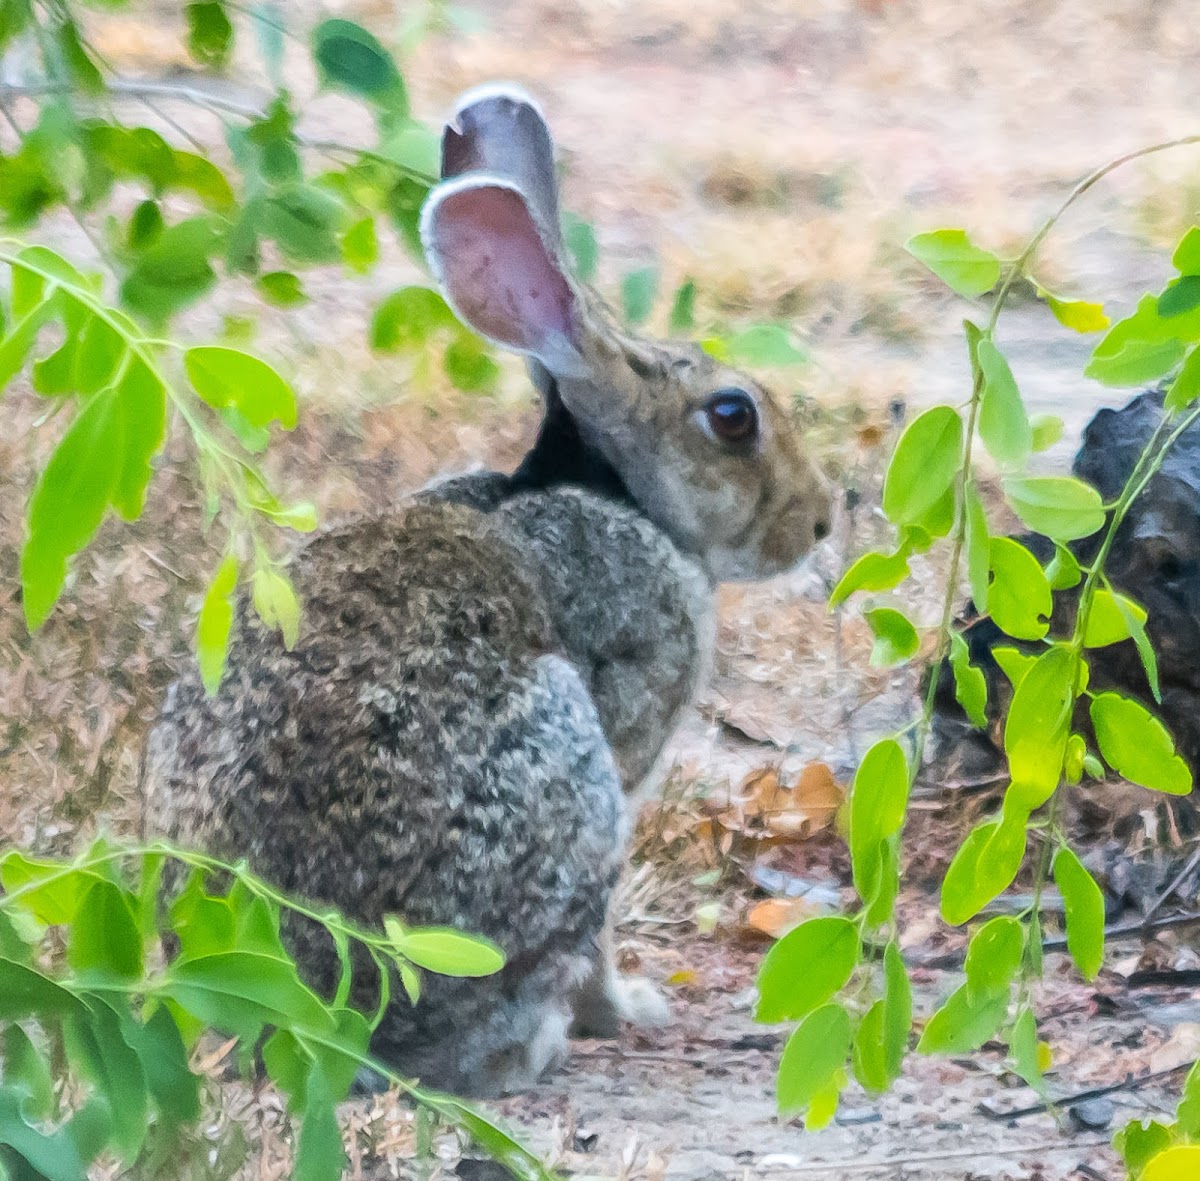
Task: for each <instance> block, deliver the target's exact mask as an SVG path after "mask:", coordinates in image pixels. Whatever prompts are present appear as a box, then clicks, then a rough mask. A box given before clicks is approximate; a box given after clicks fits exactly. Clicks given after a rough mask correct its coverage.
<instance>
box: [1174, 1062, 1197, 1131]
mask: <svg viewBox="0 0 1200 1181" xmlns="http://www.w3.org/2000/svg"><path fill="white" fill-rule="evenodd" d="M1176 1119H1177V1121H1178V1123H1177V1125H1176V1126H1177V1127H1178V1128H1179V1130H1180V1131H1181V1132H1182V1133H1183V1134H1184V1136H1186V1137H1187V1138H1188V1140H1192V1141H1195V1140H1200V1062H1195V1063H1193V1064H1192V1069H1191V1070H1189V1071H1188V1075H1187V1078H1185V1079H1184V1080H1183V1093H1182V1095H1181V1096H1180V1098H1179V1108H1178V1110H1177V1111H1176Z"/></svg>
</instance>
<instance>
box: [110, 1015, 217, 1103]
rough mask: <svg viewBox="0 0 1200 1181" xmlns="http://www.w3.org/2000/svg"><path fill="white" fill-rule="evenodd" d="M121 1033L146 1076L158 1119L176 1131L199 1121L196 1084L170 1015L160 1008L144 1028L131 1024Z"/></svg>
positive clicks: (180, 1038) (196, 1079) (178, 1033)
mask: <svg viewBox="0 0 1200 1181" xmlns="http://www.w3.org/2000/svg"><path fill="white" fill-rule="evenodd" d="M122 1032H123V1034H124V1037H125V1040H126V1041H127V1042H128V1043H129V1045H130V1047H131V1048H132V1049H133V1051H134V1052H135V1053H136V1054H137V1056H138V1060H139V1061H140V1062H141V1064H142V1069H143V1070H144V1071H145V1073H146V1086H147V1088H148V1089H149V1091H150V1097H151V1098H152V1099H153V1100H154V1106H155V1107H156V1108H157V1109H158V1114H159V1119H160V1120H161V1121H163V1122H165V1123H166V1124H167V1125H168V1126H169V1127H177V1126H179V1125H180V1124H187V1123H191V1122H192V1121H193V1120H195V1119H197V1118H199V1115H200V1080H199V1078H197V1077H196V1075H194V1074H192V1072H191V1070H190V1069H189V1067H188V1056H187V1050H186V1049H185V1048H184V1044H183V1038H182V1036H181V1035H180V1032H179V1026H177V1025H176V1024H175V1019H174V1017H172V1016H171V1014H170V1012H169V1011H168V1010H167V1009H166V1008H165V1007H164V1006H162V1005H160V1006H159V1007H158V1008H156V1009H155V1010H154V1012H153V1013H152V1014H151V1015H150V1018H149V1020H147V1021H146V1022H145V1024H141V1023H139V1022H137V1021H132V1020H131V1021H129V1022H128V1023H127V1024H125V1025H124V1026H123V1029H122Z"/></svg>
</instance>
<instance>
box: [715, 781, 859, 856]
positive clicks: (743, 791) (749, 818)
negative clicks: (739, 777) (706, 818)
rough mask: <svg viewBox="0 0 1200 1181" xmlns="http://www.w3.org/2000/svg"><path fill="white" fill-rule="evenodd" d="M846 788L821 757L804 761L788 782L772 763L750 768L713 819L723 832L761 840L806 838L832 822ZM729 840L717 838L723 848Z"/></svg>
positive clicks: (770, 841) (782, 841) (783, 840)
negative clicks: (781, 776)
mask: <svg viewBox="0 0 1200 1181" xmlns="http://www.w3.org/2000/svg"><path fill="white" fill-rule="evenodd" d="M845 797H846V793H845V789H844V788H843V787H842V786H841V785H840V784H839V783H838V782H837V780H836V779H835V778H834V776H833V772H832V770H830V768H829V767H828V766H827V765H826V764H825V763H817V762H814V763H809V764H808V765H807V766H805V768H804V769H803V770H802V771H801V772H800V776H799V778H798V779H797V781H796V782H795V784H792V785H790V786H789V785H785V784H784V783H783V782H782V781H781V780H780V778H779V771H778V769H777V768H775V767H763V768H760V769H759V770H757V771H753V772H751V773H750V774H749V775H747V776H746V778H745V779H744V780H743V781H742V783H741V786H740V787H739V789H738V792H737V794H736V795H734V796H733V797H732V798H731V799H730V800H729V802H728V805H727V806H726V807H724V808H723V809H722V810H721V811H719V812H718V813H717V814H716V815H715V816H714V817H713V819H714V820H715V822H716V823H717V824H718V825H720V827H721V828H723V829H724V830H725V832H726V835H727V836H728V834H737V835H738V836H742V837H745V838H748V839H750V840H753V841H755V842H758V843H761V844H767V845H770V844H779V843H785V842H791V841H798V840H805V839H807V838H808V837H810V836H812V835H813V834H814V833H817V832H820V831H821V830H822V829H824V828H826V827H828V826H829V824H831V823H832V821H833V819H834V817H835V816H836V815H837V813H838V809H839V808H841V806H842V804H843V802H844V801H845ZM728 843H729V842H727V841H726V840H724V839H723V840H722V842H721V845H722V847H723V848H724V847H725V846H726V845H727V844H728Z"/></svg>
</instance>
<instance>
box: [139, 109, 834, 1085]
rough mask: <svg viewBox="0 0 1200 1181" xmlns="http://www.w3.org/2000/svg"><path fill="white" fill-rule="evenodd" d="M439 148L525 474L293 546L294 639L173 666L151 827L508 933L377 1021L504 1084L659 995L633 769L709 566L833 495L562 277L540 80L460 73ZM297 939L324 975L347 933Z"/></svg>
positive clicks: (708, 388)
mask: <svg viewBox="0 0 1200 1181" xmlns="http://www.w3.org/2000/svg"><path fill="white" fill-rule="evenodd" d="M442 173H443V178H444V179H443V181H442V183H441V184H440V185H439V186H438V187H437V188H436V189H435V190H434V192H433V193H432V194H431V196H430V199H429V202H428V204H427V206H426V209H425V213H424V217H423V219H422V236H423V240H424V242H425V248H426V252H427V254H428V257H429V261H430V264H431V266H432V268H433V270H434V273H435V274H436V275H437V276H438V279H439V282H440V283H441V285H442V288H443V291H444V292H445V295H446V298H447V299H448V301H449V302H450V304H451V305H452V306H453V307H454V309H455V310H456V311H457V313H458V314H459V315H460V316H461V317H462V319H463V320H464V321H465V322H466V323H467V324H469V325H470V326H471V327H472V328H474V329H475V330H476V331H478V332H480V333H481V334H483V335H485V336H488V337H489V338H491V339H492V340H494V341H496V342H497V343H499V344H501V345H503V346H505V347H506V348H510V349H513V350H515V351H518V352H521V353H523V354H525V355H526V357H527V359H528V365H529V371H530V374H531V377H532V378H533V381H534V383H535V385H536V386H537V388H538V390H539V391H540V393H541V395H542V397H543V400H544V405H545V418H544V420H543V423H542V427H541V431H540V432H539V435H538V439H537V442H536V443H535V444H534V446H533V448H532V450H531V451H530V453H529V455H528V456H527V457H526V459H525V460H524V462H523V463H522V464H521V465H520V467H519V468H518V469H517V471H516V472H514V473H513V474H512V475H502V474H500V473H496V472H488V473H482V474H478V475H471V476H461V477H457V478H454V479H451V480H447V481H445V482H443V483H441V484H438V485H436V486H434V487H432V488H430V489H427V490H426V491H425V492H422V493H420V494H418V495H417V496H415V497H413V498H412V499H411V500H410V501H409V502H408V503H406V504H404V505H401V506H399V507H397V508H396V509H395V510H393V511H391V512H388V513H384V514H381V515H378V516H373V517H369V518H364V519H361V520H357V521H353V522H350V523H348V524H345V525H342V526H340V527H337V528H332V529H329V530H327V531H325V532H323V533H321V534H319V535H318V536H317V537H316V538H314V539H313V540H312V541H311V542H310V543H309V544H308V545H307V546H306V547H305V549H304V550H303V552H302V553H301V554H300V555H299V557H298V559H297V561H296V563H295V566H294V580H295V583H296V587H297V590H298V592H299V595H300V598H301V601H302V603H303V607H304V621H303V627H302V632H301V636H300V639H299V642H298V643H297V644H296V646H295V647H294V648H293V649H292V650H291V651H287V650H286V649H285V648H284V646H283V644H282V642H281V640H280V639H279V637H278V635H277V634H276V633H274V632H273V631H268V630H266V629H264V628H262V627H261V626H259V625H258V624H256V623H254V622H253V621H252V620H251V619H250V618H249V617H248V615H247V614H246V613H245V612H244V611H239V622H238V629H239V630H238V638H237V640H236V642H235V644H234V646H233V648H232V651H231V654H230V659H229V668H228V672H227V675H226V678H225V681H224V683H223V685H222V686H221V689H220V692H219V693H218V694H217V695H216V696H215V697H213V698H207V697H206V696H205V695H204V692H203V689H202V688H201V685H200V681H199V678H198V676H197V675H196V674H195V673H191V672H190V673H188V674H185V676H184V677H183V679H181V680H180V681H179V682H178V683H177V684H176V685H175V686H174V687H173V688H172V690H171V692H170V695H169V697H168V700H167V704H166V707H165V709H164V711H163V715H162V718H161V720H160V722H159V724H158V726H157V727H156V728H155V730H154V732H153V734H152V735H151V739H150V747H149V751H148V757H147V797H148V800H149V806H150V811H151V824H152V826H153V827H155V828H157V829H158V830H160V831H163V832H166V833H169V834H170V835H171V836H173V837H174V838H176V839H177V840H180V841H182V842H185V843H188V844H193V845H197V846H201V847H203V848H206V849H209V850H211V851H213V852H215V853H218V854H220V855H223V856H226V857H231V858H236V857H246V858H248V860H249V862H250V864H251V866H252V867H253V868H254V869H256V870H257V871H258V872H259V873H261V874H262V875H264V876H265V877H267V878H269V879H270V880H272V881H274V882H276V883H277V884H278V885H279V886H281V887H282V888H284V889H286V890H288V891H290V892H292V893H295V894H298V895H300V896H303V897H305V898H309V899H312V900H314V901H315V902H318V903H322V904H325V905H333V906H336V907H338V908H339V909H341V910H342V911H344V912H345V913H346V914H348V915H350V916H352V917H353V918H354V919H356V920H357V921H358V922H360V923H364V924H371V925H378V924H380V923H382V920H383V917H384V916H385V915H388V914H396V915H399V916H400V917H401V918H402V919H403V921H405V922H406V923H409V924H413V925H417V924H434V925H449V926H455V927H459V928H461V929H463V930H465V931H471V932H477V933H480V934H483V935H487V936H489V937H490V938H491V939H493V940H495V941H496V942H497V943H498V944H499V945H500V946H501V947H502V948H503V950H504V952H505V955H506V957H507V962H506V966H505V967H504V968H503V970H502V971H501V972H499V973H498V974H497V975H496V976H493V977H486V978H482V979H474V980H456V979H449V978H445V977H437V976H432V975H430V976H429V977H428V978H427V980H426V982H425V992H424V995H423V996H422V998H421V1000H420V1002H419V1003H418V1004H417V1005H416V1006H410V1005H409V1003H408V1001H407V999H406V998H404V997H403V994H402V993H401V994H400V999H398V1000H396V1001H394V1002H393V1004H392V1005H391V1007H390V1008H389V1010H388V1012H387V1014H386V1016H385V1019H384V1021H383V1023H382V1024H381V1025H380V1027H379V1030H378V1032H377V1034H376V1038H375V1042H374V1044H373V1050H374V1052H375V1053H377V1054H378V1055H380V1056H381V1057H383V1058H384V1059H386V1060H388V1061H390V1062H393V1063H395V1065H396V1066H397V1068H398V1069H400V1070H402V1071H405V1072H408V1073H410V1074H415V1075H419V1076H420V1077H421V1078H422V1080H423V1081H425V1082H426V1083H428V1084H430V1085H434V1086H438V1087H443V1088H448V1089H451V1090H456V1091H459V1092H464V1093H475V1094H495V1093H499V1092H504V1091H508V1090H514V1089H519V1088H521V1087H525V1086H528V1085H529V1084H531V1083H532V1082H534V1081H535V1080H536V1079H537V1078H538V1077H539V1076H540V1075H541V1074H542V1073H543V1072H544V1071H545V1070H546V1069H547V1068H548V1067H550V1066H552V1065H553V1064H555V1063H556V1062H558V1061H560V1060H561V1058H562V1057H563V1055H564V1054H565V1050H566V1034H567V1030H568V1028H569V1026H570V1025H571V1023H572V1020H574V1021H576V1028H577V1029H578V1030H580V1031H581V1032H588V1033H592V1034H598V1035H602V1036H607V1035H611V1034H612V1032H613V1031H614V1030H615V1027H616V1023H617V1021H618V1020H619V1019H622V1018H624V1019H634V1020H639V1021H642V1022H655V1021H661V1020H663V1019H664V1018H665V1006H664V1005H663V1004H662V1002H661V998H659V997H656V995H655V994H654V993H653V992H652V991H651V990H649V989H648V987H647V986H646V984H645V982H636V981H635V982H622V981H620V980H618V979H617V977H616V976H615V974H614V973H613V970H612V965H611V958H610V955H609V952H608V945H609V936H608V930H607V913H606V912H607V909H608V901H609V896H610V893H611V891H612V887H613V884H614V882H615V881H616V878H617V875H618V873H619V872H620V869H621V864H622V860H623V856H624V850H625V841H626V833H627V819H626V815H625V811H626V809H625V802H624V795H625V793H630V792H633V791H634V790H636V789H637V788H638V787H639V786H640V785H641V784H642V783H643V782H644V781H645V780H646V779H647V777H648V776H649V775H650V774H651V771H652V768H653V766H654V763H655V761H656V759H657V758H658V755H659V753H660V751H661V750H662V747H663V745H664V743H665V742H666V740H667V738H668V736H669V735H670V733H671V731H672V729H673V728H674V726H675V724H676V722H677V720H678V718H679V716H680V714H681V712H682V711H683V710H684V708H685V707H686V706H687V704H688V703H689V702H690V700H691V699H692V697H693V695H694V693H695V692H696V689H697V687H698V685H699V684H700V682H701V680H702V678H703V676H704V673H705V669H706V667H707V663H708V654H709V651H710V648H711V644H712V633H713V623H712V601H713V588H714V586H715V584H716V583H717V582H718V581H720V580H722V579H743V578H759V577H764V576H768V575H771V574H774V573H777V572H779V571H782V570H786V569H788V568H789V567H791V566H792V565H794V564H795V563H796V562H797V561H798V560H799V558H800V557H801V556H802V555H803V554H804V553H805V552H806V551H807V550H808V549H809V547H810V546H811V545H812V543H813V541H814V539H816V538H818V537H820V536H822V535H823V534H824V532H825V531H826V530H827V528H828V526H827V514H828V495H827V492H826V489H825V485H824V482H823V480H822V478H821V477H820V475H819V474H818V472H817V470H816V468H815V467H814V466H813V465H812V463H811V461H810V460H809V459H808V458H807V457H806V455H805V454H804V450H803V446H802V442H801V440H800V439H799V438H798V437H797V435H796V432H795V430H794V428H793V426H792V423H791V421H790V419H789V416H788V415H787V414H786V413H785V412H784V411H783V410H782V409H781V408H779V407H778V406H777V405H776V404H775V403H774V402H773V401H772V399H771V398H770V396H769V395H768V394H767V392H766V391H765V390H763V389H762V388H761V387H760V386H759V385H758V384H757V383H755V382H754V381H752V380H750V379H749V378H748V377H746V376H745V375H743V374H739V373H737V372H735V371H733V370H730V369H727V368H726V367H724V366H722V365H720V364H718V363H717V362H716V361H714V360H713V359H712V358H710V357H708V356H707V355H706V354H705V353H703V352H702V351H701V350H699V349H697V348H695V347H693V346H690V345H687V344H678V343H662V342H650V341H646V340H640V339H634V338H631V337H629V336H626V335H625V334H623V333H622V332H621V331H620V330H619V329H618V328H617V327H616V326H615V325H614V324H613V322H612V320H611V318H610V317H609V315H608V313H607V311H606V309H605V308H604V306H603V305H602V304H601V303H600V301H599V300H598V299H597V298H596V296H595V295H594V294H593V293H592V292H590V291H588V290H586V289H585V288H582V287H581V286H580V285H579V284H578V283H576V282H575V280H574V279H573V278H572V277H571V276H570V275H569V274H568V273H567V271H566V269H565V268H564V265H563V262H562V259H563V245H562V241H561V238H560V236H559V232H558V225H559V214H558V197H557V191H556V187H555V178H554V177H555V174H554V160H553V149H552V145H551V141H550V136H549V133H548V131H547V130H546V125H545V123H544V121H543V119H542V117H541V114H540V112H539V111H538V109H537V107H536V106H535V105H534V104H533V103H532V102H531V101H530V100H529V99H528V98H527V97H525V96H524V95H522V94H520V93H519V92H517V91H514V90H511V89H505V88H496V87H491V88H487V89H484V90H480V91H476V92H473V93H472V94H470V95H468V96H467V97H466V98H465V99H464V100H463V102H462V104H460V106H459V109H458V110H457V111H456V113H455V116H454V118H453V120H452V122H451V124H450V126H448V127H447V129H446V133H445V137H444V141H443V166H442ZM290 937H291V939H292V943H293V946H294V948H295V951H296V955H297V957H298V959H299V961H300V963H301V965H302V966H303V967H304V969H305V970H306V972H307V974H308V975H309V977H310V978H311V979H312V981H313V983H314V984H315V985H316V986H318V987H321V988H327V987H329V986H330V985H331V983H332V982H333V980H334V979H335V978H336V974H337V959H336V955H335V953H334V949H333V948H332V947H331V946H330V945H329V943H328V939H327V937H326V936H324V935H323V934H322V933H321V932H319V931H311V930H307V929H304V928H299V927H298V928H296V929H294V930H292V931H291V932H290ZM359 976H360V979H361V981H362V985H363V988H364V991H363V993H362V995H361V996H360V997H359V998H357V999H359V1000H360V1001H361V1003H363V1004H364V1005H369V1004H371V1003H372V1000H373V994H372V986H373V982H372V981H371V980H370V979H369V973H360V974H359ZM393 995H396V992H395V990H394V991H393Z"/></svg>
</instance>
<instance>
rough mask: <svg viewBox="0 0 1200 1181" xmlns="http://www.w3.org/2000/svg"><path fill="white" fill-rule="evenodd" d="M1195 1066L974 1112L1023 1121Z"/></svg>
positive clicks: (1180, 1066)
mask: <svg viewBox="0 0 1200 1181" xmlns="http://www.w3.org/2000/svg"><path fill="white" fill-rule="evenodd" d="M1195 1065H1196V1063H1195V1062H1180V1063H1179V1064H1178V1065H1177V1066H1169V1067H1167V1068H1166V1069H1165V1070H1154V1071H1151V1072H1150V1073H1149V1074H1141V1075H1138V1076H1136V1077H1135V1076H1133V1075H1126V1077H1125V1080H1124V1082H1120V1083H1109V1085H1108V1086H1106V1087H1089V1088H1088V1089H1087V1090H1086V1091H1076V1092H1075V1093H1074V1094H1071V1095H1059V1096H1057V1097H1056V1098H1052V1099H1048V1100H1039V1101H1038V1102H1037V1103H1031V1104H1029V1106H1028V1107H1016V1108H1013V1109H1012V1110H1011V1111H998V1110H997V1109H996V1108H994V1107H989V1106H988V1104H987V1101H986V1100H985V1101H984V1102H982V1103H977V1104H976V1105H975V1110H976V1111H978V1112H979V1114H980V1115H983V1116H986V1117H987V1118H988V1119H990V1120H1014V1119H1023V1118H1024V1117H1025V1116H1027V1115H1040V1114H1041V1113H1042V1112H1044V1111H1048V1110H1049V1109H1050V1108H1051V1107H1074V1106H1075V1104H1076V1103H1083V1102H1085V1101H1086V1100H1088V1099H1101V1098H1103V1097H1104V1096H1105V1095H1114V1094H1116V1093H1117V1092H1118V1091H1136V1090H1137V1089H1138V1087H1141V1086H1143V1085H1144V1084H1146V1083H1152V1082H1156V1081H1157V1080H1158V1079H1163V1078H1169V1077H1170V1076H1171V1075H1173V1074H1178V1073H1179V1072H1180V1071H1187V1070H1191V1069H1192V1067H1193V1066H1195Z"/></svg>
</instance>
